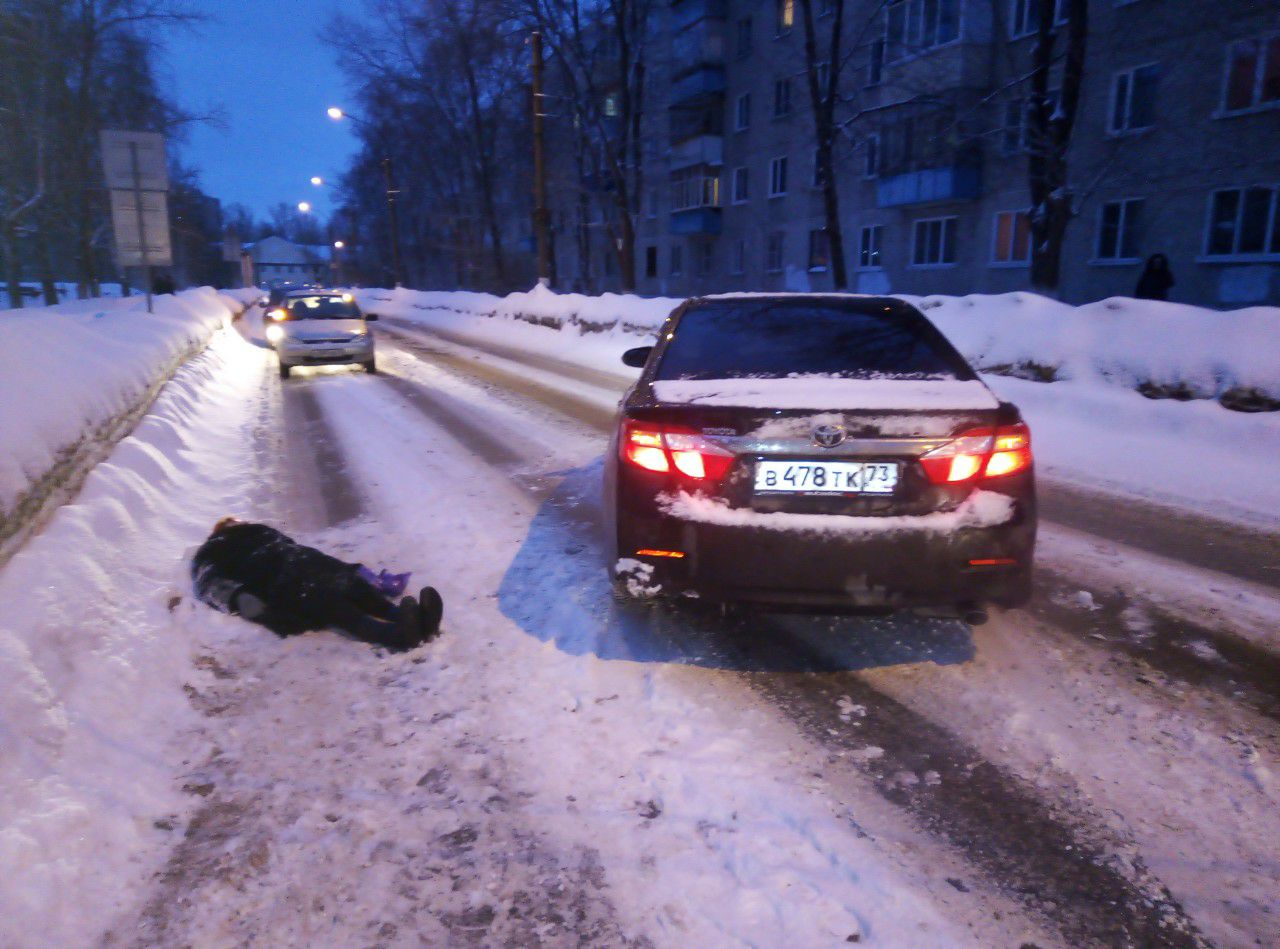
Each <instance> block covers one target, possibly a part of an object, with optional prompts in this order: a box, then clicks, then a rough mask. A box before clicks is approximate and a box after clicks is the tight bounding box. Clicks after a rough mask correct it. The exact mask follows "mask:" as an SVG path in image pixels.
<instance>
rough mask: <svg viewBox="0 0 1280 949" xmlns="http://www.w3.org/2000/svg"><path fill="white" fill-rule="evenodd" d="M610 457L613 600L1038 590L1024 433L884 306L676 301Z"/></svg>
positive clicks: (790, 599)
mask: <svg viewBox="0 0 1280 949" xmlns="http://www.w3.org/2000/svg"><path fill="white" fill-rule="evenodd" d="M623 361H624V362H626V363H627V364H628V365H631V366H635V367H642V372H641V374H640V378H639V379H638V380H637V382H636V383H635V385H634V386H633V387H632V388H631V389H630V390H629V391H628V393H627V394H626V396H625V397H624V399H623V401H622V404H621V406H620V409H619V414H618V418H617V425H616V428H615V431H614V432H613V436H612V441H611V445H610V449H609V451H608V452H607V453H606V456H605V457H606V464H605V507H606V523H607V528H608V532H609V534H610V535H611V540H612V542H613V543H612V547H613V549H612V557H611V561H610V570H611V571H612V575H613V579H614V582H615V588H616V589H618V590H619V592H620V593H621V594H623V595H629V596H652V595H666V596H689V597H699V598H703V599H711V600H718V601H742V600H745V601H758V602H764V603H773V604H780V605H791V606H799V607H814V608H819V607H820V608H829V607H833V606H834V607H845V608H848V607H879V608H883V607H930V608H937V607H942V608H945V609H947V610H950V609H952V608H954V609H956V610H958V611H959V613H960V614H961V615H963V616H966V617H967V618H968V619H969V620H970V621H971V622H980V621H982V620H983V619H985V617H986V613H985V606H986V604H990V603H997V604H1001V605H1004V606H1016V605H1019V604H1021V603H1023V602H1025V601H1026V600H1027V598H1028V597H1029V596H1030V591H1031V578H1032V558H1033V553H1034V547H1035V535H1036V497H1035V479H1034V472H1033V463H1032V455H1031V433H1030V431H1029V429H1028V427H1027V425H1026V423H1025V422H1024V421H1023V420H1022V417H1021V415H1020V413H1019V412H1018V409H1017V408H1016V407H1015V406H1013V405H1011V404H1009V403H1006V402H1001V401H1000V400H999V399H997V398H996V396H995V395H994V394H993V393H992V392H991V390H990V389H988V388H987V386H986V385H985V384H984V383H983V382H982V381H981V380H980V379H979V378H978V376H977V374H976V373H975V372H974V371H973V369H972V368H971V367H970V366H969V365H968V363H967V362H966V361H965V359H964V357H962V356H961V355H960V354H959V353H958V352H957V351H956V349H955V348H954V347H953V346H952V345H951V344H950V343H949V342H948V341H947V340H946V338H945V337H944V336H943V335H942V333H941V332H940V331H939V330H938V329H937V328H936V327H935V326H934V325H933V324H932V323H930V322H929V320H928V319H926V318H925V316H924V314H922V313H921V312H920V311H919V310H917V309H916V308H915V307H913V306H911V305H910V304H909V303H906V302H904V301H902V300H898V299H894V298H890V297H863V296H854V295H834V294H827V295H816V294H815V295H810V294H779V295H744V294H740V295H732V294H730V295H724V296H718V297H703V298H697V299H692V300H689V301H686V302H685V303H683V304H682V305H681V306H679V307H678V308H677V309H676V310H675V311H674V312H673V313H672V314H671V316H670V317H669V318H668V319H667V321H666V323H665V324H664V325H663V327H662V329H661V331H660V333H659V335H658V341H657V344H656V345H655V346H652V347H640V348H637V349H633V350H630V351H628V352H627V353H626V354H625V355H624V357H623Z"/></svg>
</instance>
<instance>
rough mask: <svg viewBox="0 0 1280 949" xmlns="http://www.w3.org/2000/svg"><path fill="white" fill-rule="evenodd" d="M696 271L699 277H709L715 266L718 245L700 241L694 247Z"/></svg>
mask: <svg viewBox="0 0 1280 949" xmlns="http://www.w3.org/2000/svg"><path fill="white" fill-rule="evenodd" d="M694 249H695V253H694V264H693V266H694V270H695V271H696V272H697V274H698V276H699V277H706V276H709V275H710V273H711V269H712V267H714V266H715V259H716V258H715V251H716V245H715V244H713V243H711V241H698V242H697V243H696V244H695V245H694Z"/></svg>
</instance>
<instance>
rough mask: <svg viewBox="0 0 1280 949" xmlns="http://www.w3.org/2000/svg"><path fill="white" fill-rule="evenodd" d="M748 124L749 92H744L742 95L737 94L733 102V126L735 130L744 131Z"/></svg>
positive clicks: (749, 121)
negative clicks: (735, 100) (736, 98)
mask: <svg viewBox="0 0 1280 949" xmlns="http://www.w3.org/2000/svg"><path fill="white" fill-rule="evenodd" d="M750 124H751V93H749V92H744V93H743V94H742V95H740V96H738V101H737V102H736V103H735V104H734V110H733V127H734V130H735V131H738V132H744V131H746V128H747V126H748V125H750Z"/></svg>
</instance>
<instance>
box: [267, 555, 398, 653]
mask: <svg viewBox="0 0 1280 949" xmlns="http://www.w3.org/2000/svg"><path fill="white" fill-rule="evenodd" d="M264 602H265V603H266V608H267V609H266V612H265V613H264V614H263V615H261V616H255V617H254V618H253V619H254V620H255V622H258V623H261V624H262V625H263V626H266V627H267V628H268V629H270V630H272V631H273V632H275V633H277V634H279V635H281V636H292V635H295V634H297V633H301V632H305V631H306V630H308V629H322V628H336V629H340V630H342V631H343V632H345V633H348V634H349V635H351V636H354V637H355V638H356V639H360V640H363V641H364V642H367V643H373V644H375V645H378V646H387V647H388V648H391V649H410V648H412V647H413V646H416V645H417V644H418V641H419V636H418V629H417V623H416V617H413V616H407V617H404V618H403V619H402V617H401V610H400V608H399V607H398V606H397V605H396V604H394V603H392V602H391V601H390V600H388V599H387V598H386V597H385V596H383V595H382V594H381V593H379V592H378V591H377V590H376V589H374V588H373V587H372V586H371V585H370V584H369V583H367V582H365V581H364V580H363V579H361V578H360V577H359V576H357V575H356V572H355V568H352V570H351V572H350V574H348V575H346V576H344V577H343V578H342V579H341V580H339V581H338V582H334V581H333V579H332V578H330V577H326V578H325V579H324V581H323V582H308V583H301V584H296V585H293V586H290V587H285V588H283V589H280V588H277V589H275V590H273V591H272V596H271V598H270V600H265V601H264Z"/></svg>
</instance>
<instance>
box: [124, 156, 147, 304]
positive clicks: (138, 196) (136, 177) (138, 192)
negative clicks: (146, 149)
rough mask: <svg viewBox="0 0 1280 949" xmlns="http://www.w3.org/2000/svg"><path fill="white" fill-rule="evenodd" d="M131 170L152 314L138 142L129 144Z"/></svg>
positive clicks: (145, 280) (144, 274) (140, 244)
mask: <svg viewBox="0 0 1280 949" xmlns="http://www.w3.org/2000/svg"><path fill="white" fill-rule="evenodd" d="M129 170H130V172H131V173H132V175H133V206H134V209H135V213H136V214H137V221H138V248H139V250H140V251H141V253H142V280H143V283H144V284H145V285H146V288H147V312H148V313H151V312H153V311H152V309H151V257H150V255H148V253H147V218H146V215H144V214H143V213H142V169H141V168H140V167H139V165H138V143H137V142H130V143H129ZM125 279H126V280H127V279H128V277H126V278H125Z"/></svg>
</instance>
